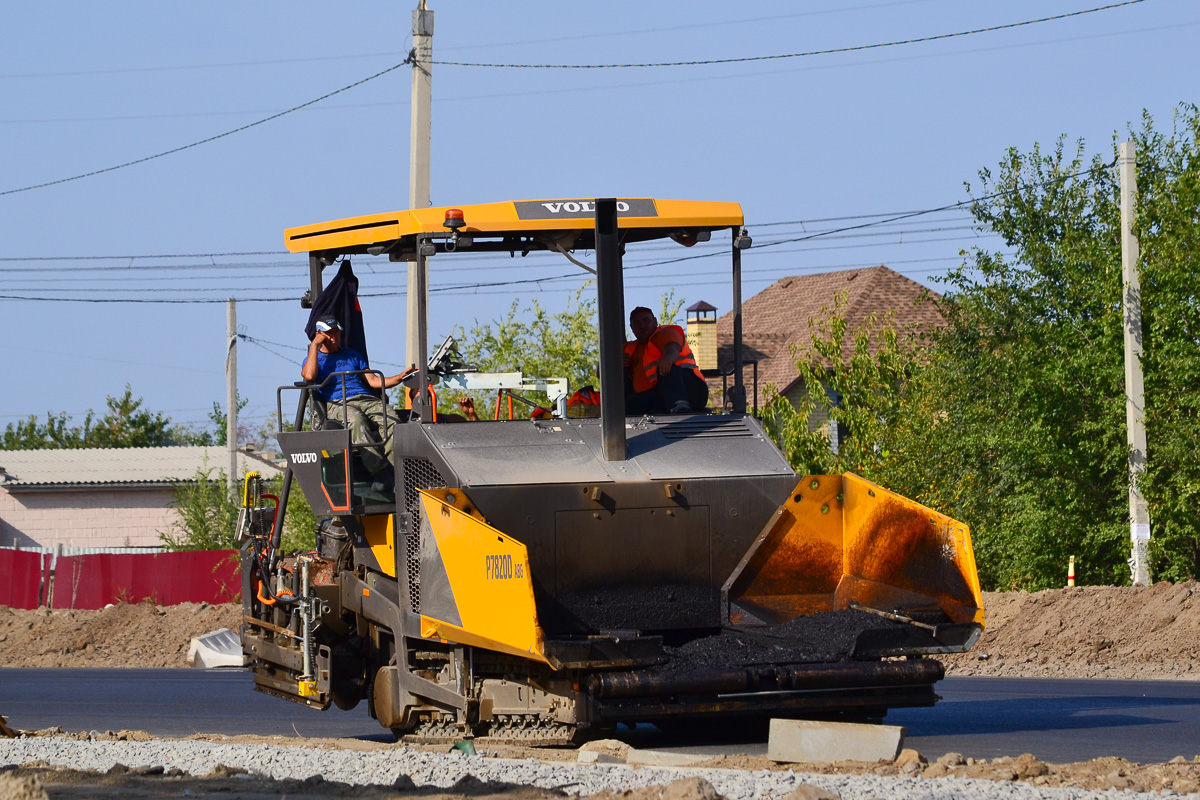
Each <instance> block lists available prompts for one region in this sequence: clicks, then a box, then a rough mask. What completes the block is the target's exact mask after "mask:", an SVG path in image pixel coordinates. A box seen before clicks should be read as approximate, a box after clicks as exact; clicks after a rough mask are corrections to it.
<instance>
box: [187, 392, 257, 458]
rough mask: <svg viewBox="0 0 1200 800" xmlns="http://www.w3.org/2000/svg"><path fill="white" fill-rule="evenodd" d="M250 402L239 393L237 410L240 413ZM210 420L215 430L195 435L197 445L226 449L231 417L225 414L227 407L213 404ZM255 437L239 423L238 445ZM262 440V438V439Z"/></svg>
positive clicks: (209, 415) (209, 413) (209, 414)
mask: <svg viewBox="0 0 1200 800" xmlns="http://www.w3.org/2000/svg"><path fill="white" fill-rule="evenodd" d="M249 402H250V399H249V398H248V397H242V393H241V392H238V396H237V408H238V411H239V412H240V411H241V410H242V409H243V408H245V407H246V404H247V403H249ZM208 418H209V419H210V420H212V424H213V428H212V430H211V431H201V432H200V433H197V434H195V437H194V439H195V443H196V444H203V445H213V446H216V447H224V446H225V444H226V442H227V441H228V440H229V431H228V424H227V422H228V419H229V416H228V415H227V414H226V413H225V407H224V406H222V405H221V404H220V403H217V402H213V404H212V411H210V412H208ZM252 436H253V434H252V432H251V429H250V428H249V427H248V426H246V425H242V424H241V422H240V417H239V423H238V445H241V444H243V443H244V442H246V441H247V440H249V439H250V438H251V437H252ZM260 438H261V437H260Z"/></svg>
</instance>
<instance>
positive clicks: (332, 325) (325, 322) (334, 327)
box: [317, 317, 342, 331]
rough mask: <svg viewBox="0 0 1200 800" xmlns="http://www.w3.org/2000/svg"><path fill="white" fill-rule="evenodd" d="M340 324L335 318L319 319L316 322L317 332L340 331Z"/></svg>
mask: <svg viewBox="0 0 1200 800" xmlns="http://www.w3.org/2000/svg"><path fill="white" fill-rule="evenodd" d="M341 329H342V324H341V323H340V322H338V321H337V317H321V318H320V319H319V320H317V330H319V331H340V330H341Z"/></svg>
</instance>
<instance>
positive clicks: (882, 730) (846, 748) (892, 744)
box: [767, 719, 905, 764]
mask: <svg viewBox="0 0 1200 800" xmlns="http://www.w3.org/2000/svg"><path fill="white" fill-rule="evenodd" d="M904 733H905V729H904V728H902V727H899V726H895V725H862V724H858V723H852V722H815V721H812V720H802V719H773V720H771V731H770V734H769V736H768V738H767V758H769V759H771V760H772V761H780V762H787V763H807V764H819V763H829V762H833V761H892V760H893V759H895V758H896V754H897V753H899V752H900V749H901V748H902V747H903V746H904Z"/></svg>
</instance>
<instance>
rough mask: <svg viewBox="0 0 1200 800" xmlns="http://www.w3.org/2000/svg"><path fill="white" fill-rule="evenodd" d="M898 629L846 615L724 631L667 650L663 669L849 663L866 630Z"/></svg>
mask: <svg viewBox="0 0 1200 800" xmlns="http://www.w3.org/2000/svg"><path fill="white" fill-rule="evenodd" d="M899 626H901V623H898V622H891V621H889V620H885V619H880V618H879V617H877V616H874V615H873V614H867V613H864V612H862V611H855V610H853V609H845V610H842V611H828V612H825V613H822V614H813V615H811V616H807V617H797V618H796V619H793V620H790V621H788V622H785V623H784V624H782V625H768V626H755V627H749V626H744V627H729V628H725V629H723V630H721V631H720V632H719V633H716V634H713V635H711V636H703V637H700V638H697V639H692V640H691V641H689V642H687V643H686V644H682V645H678V646H666V647H664V648H663V649H664V650H666V652H667V657H668V658H669V662H668V663H667V665H665V666H664V667H663V669H666V670H670V671H675V672H684V671H691V670H695V669H700V668H722V667H739V666H752V665H759V664H817V663H832V662H838V661H846V660H849V658H850V656H851V654H852V653H853V652H854V643H855V641H856V640H857V639H858V636H859V634H861V633H862V632H863V631H865V630H877V629H881V628H892V627H899Z"/></svg>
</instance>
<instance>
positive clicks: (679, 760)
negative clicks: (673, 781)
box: [625, 749, 712, 767]
mask: <svg viewBox="0 0 1200 800" xmlns="http://www.w3.org/2000/svg"><path fill="white" fill-rule="evenodd" d="M710 758H712V756H699V755H694V754H691V753H666V752H663V751H662V750H632V749H631V750H630V751H629V755H627V756H625V763H626V764H629V765H630V766H639V767H690V766H691V765H692V764H699V763H700V762H701V761H708V760H709V759H710Z"/></svg>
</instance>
